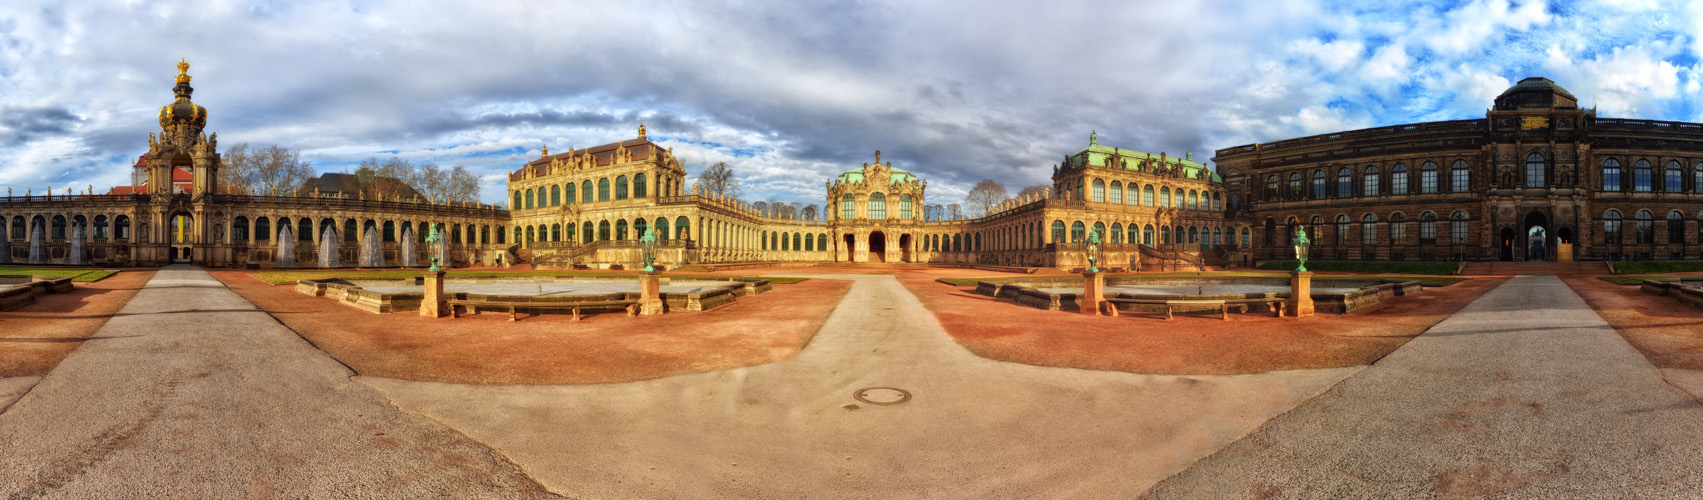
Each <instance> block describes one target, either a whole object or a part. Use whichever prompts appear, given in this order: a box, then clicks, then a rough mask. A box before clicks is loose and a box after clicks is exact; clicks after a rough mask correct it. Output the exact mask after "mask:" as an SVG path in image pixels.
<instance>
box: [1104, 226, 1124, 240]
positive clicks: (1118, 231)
mask: <svg viewBox="0 0 1703 500" xmlns="http://www.w3.org/2000/svg"><path fill="white" fill-rule="evenodd" d="M1106 241H1107V242H1108V243H1123V242H1124V226H1123V224H1117V223H1113V224H1112V237H1111V239H1108V240H1106Z"/></svg>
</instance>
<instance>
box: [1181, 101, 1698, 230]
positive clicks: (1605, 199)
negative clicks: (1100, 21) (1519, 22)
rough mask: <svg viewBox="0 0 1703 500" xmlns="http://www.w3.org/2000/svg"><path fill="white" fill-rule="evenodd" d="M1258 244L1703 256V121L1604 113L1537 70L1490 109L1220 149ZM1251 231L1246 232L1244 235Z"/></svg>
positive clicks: (1233, 201)
mask: <svg viewBox="0 0 1703 500" xmlns="http://www.w3.org/2000/svg"><path fill="white" fill-rule="evenodd" d="M1214 161H1215V162H1216V163H1217V164H1218V168H1219V170H1220V172H1222V173H1223V175H1224V178H1225V180H1226V184H1227V185H1228V186H1230V200H1229V205H1228V211H1227V212H1226V214H1225V216H1226V219H1227V220H1228V221H1236V223H1245V224H1249V225H1252V226H1253V227H1254V228H1255V230H1254V233H1255V237H1254V238H1253V241H1252V242H1242V243H1244V244H1245V246H1248V247H1249V248H1248V253H1249V254H1250V256H1251V257H1252V258H1255V259H1276V258H1289V257H1290V255H1289V254H1290V253H1291V251H1290V250H1289V245H1288V241H1289V239H1290V238H1291V237H1293V235H1294V231H1295V230H1296V229H1297V228H1298V227H1306V228H1309V231H1310V233H1309V235H1310V236H1311V237H1312V239H1313V242H1314V243H1313V249H1314V251H1313V253H1314V258H1329V259H1366V260H1503V261H1524V260H1533V261H1546V260H1548V261H1553V260H1557V259H1567V258H1574V259H1590V260H1604V259H1608V260H1618V259H1696V258H1700V257H1703V225H1700V224H1699V222H1700V221H1703V125H1700V124H1696V123H1682V122H1665V121H1653V120H1632V119H1608V118H1598V117H1597V113H1596V110H1595V109H1584V108H1581V107H1580V106H1579V100H1578V99H1577V98H1575V97H1574V96H1573V95H1572V94H1571V93H1569V92H1567V90H1565V89H1563V88H1561V87H1560V86H1558V85H1556V84H1555V82H1552V81H1550V80H1548V79H1544V78H1527V79H1525V80H1521V81H1520V82H1519V83H1518V84H1516V85H1514V86H1513V87H1511V88H1509V89H1508V90H1507V91H1505V92H1503V93H1502V94H1501V95H1500V96H1498V97H1497V98H1496V99H1495V102H1494V103H1493V105H1492V107H1491V108H1490V109H1489V110H1488V111H1487V112H1486V113H1485V117H1484V118H1482V119H1471V120H1456V121H1441V122H1426V123H1415V124H1408V125H1395V126H1386V127H1377V128H1370V129H1364V130H1355V131H1347V132H1336V133H1329V134H1321V135H1315V136H1310V137H1302V138H1297V139H1289V140H1284V141H1278V142H1272V143H1260V144H1249V145H1245V146H1237V147H1232V148H1225V149H1221V150H1218V152H1217V157H1216V158H1214ZM1248 243H1251V245H1246V244H1248Z"/></svg>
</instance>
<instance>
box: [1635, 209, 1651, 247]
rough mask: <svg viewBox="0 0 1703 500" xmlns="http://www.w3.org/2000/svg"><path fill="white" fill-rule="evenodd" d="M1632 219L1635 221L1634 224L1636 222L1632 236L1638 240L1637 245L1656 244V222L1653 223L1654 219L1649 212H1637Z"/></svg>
mask: <svg viewBox="0 0 1703 500" xmlns="http://www.w3.org/2000/svg"><path fill="white" fill-rule="evenodd" d="M1633 217H1634V218H1635V219H1636V222H1637V226H1636V228H1637V232H1636V233H1634V234H1635V235H1636V236H1637V238H1638V244H1640V245H1647V244H1650V243H1655V242H1656V235H1655V232H1656V227H1655V226H1656V221H1655V217H1654V216H1652V215H1651V214H1650V211H1649V210H1639V211H1638V214H1637V215H1634V216H1633Z"/></svg>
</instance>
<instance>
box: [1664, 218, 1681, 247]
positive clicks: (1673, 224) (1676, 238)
mask: <svg viewBox="0 0 1703 500" xmlns="http://www.w3.org/2000/svg"><path fill="white" fill-rule="evenodd" d="M1668 243H1672V244H1675V245H1679V244H1683V243H1685V219H1668Z"/></svg>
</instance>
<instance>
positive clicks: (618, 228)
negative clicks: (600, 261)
mask: <svg viewBox="0 0 1703 500" xmlns="http://www.w3.org/2000/svg"><path fill="white" fill-rule="evenodd" d="M626 239H628V238H627V219H615V240H616V241H622V240H626Z"/></svg>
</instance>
